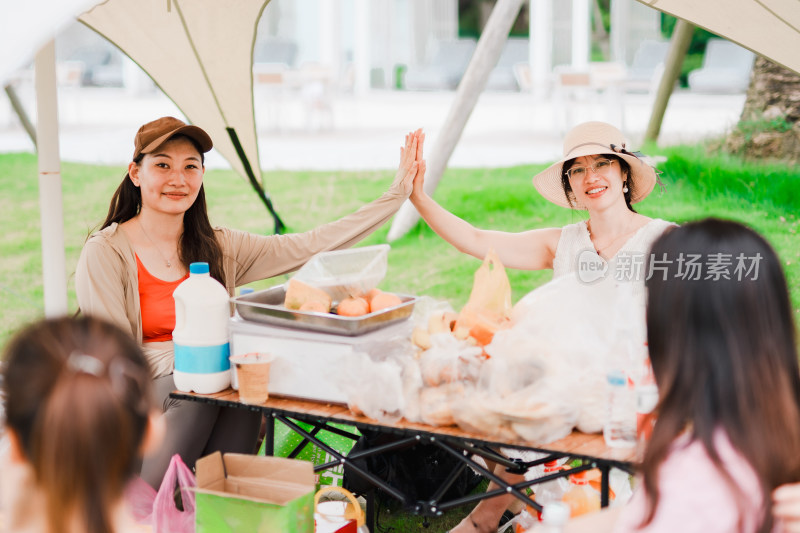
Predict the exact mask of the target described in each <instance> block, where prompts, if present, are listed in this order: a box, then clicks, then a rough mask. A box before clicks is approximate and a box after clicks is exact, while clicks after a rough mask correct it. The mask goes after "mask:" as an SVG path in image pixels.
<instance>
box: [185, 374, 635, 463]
mask: <svg viewBox="0 0 800 533" xmlns="http://www.w3.org/2000/svg"><path fill="white" fill-rule="evenodd" d="M171 396H172V397H174V398H178V399H185V400H192V401H205V402H209V403H213V404H217V405H226V404H227V405H231V406H235V407H243V406H245V405H246V404H243V403H242V402H240V401H239V393H238V392H237V391H235V390H233V389H230V388H229V389H226V390H224V391H222V392H218V393H215V394H195V393H191V392H188V393H187V392H180V391H175V392H173V393H172V394H171ZM246 406H247V407H248V408H255V409H259V410H262V411H273V412H278V413H279V414H285V415H287V416H289V417H290V418H291V417H292V415H300V416H301V417H302V418H306V419H309V418H310V419H318V420H319V421H320V422H322V421H331V422H341V423H344V424H351V425H355V426H356V427H370V428H375V429H382V430H389V431H395V432H401V433H402V432H413V433H417V434H422V435H423V436H431V437H436V436H440V437H444V438H453V439H457V440H462V441H469V442H472V443H475V444H483V445H489V446H493V447H496V446H505V447H510V448H520V449H525V450H534V451H542V452H551V453H552V452H556V453H563V454H566V455H570V456H573V457H582V458H586V459H599V460H602V461H604V462H607V463H612V464H613V463H618V464H625V465H628V466H630V465H632V464H635V463H637V462H638V459H637V449H636V448H610V447H608V446H607V445H606V443H605V440H604V439H603V436H602V435H600V434H587V433H581V432H580V431H573V432H572V433H571V434H570V435H567V436H566V437H564V438H563V439H559V440H557V441H554V442H550V443H546V444H538V443H531V442H527V441H525V440H523V439H514V440H510V439H500V438H496V437H492V436H491V435H485V434H480V433H472V432H468V431H464V430H462V429H461V428H459V427H457V426H429V425H427V424H421V423H416V422H409V421H407V420H405V419H402V420H400V421H398V422H396V423H394V424H386V423H382V422H379V421H377V420H375V419H372V418H368V417H366V416H360V415H355V414H353V413H352V412H351V411H350V409H348V408H347V406H345V405H341V404H330V403H321V402H315V401H310V400H301V399H295V398H287V397H280V396H270V398H269V399H268V400H267V401H266V402H264V403H263V404H258V405H246Z"/></svg>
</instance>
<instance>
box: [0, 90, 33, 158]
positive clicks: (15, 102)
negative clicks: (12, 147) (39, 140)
mask: <svg viewBox="0 0 800 533" xmlns="http://www.w3.org/2000/svg"><path fill="white" fill-rule="evenodd" d="M5 90H6V95H8V101H9V102H11V107H12V108H13V109H14V113H16V114H17V118H19V121H20V123H22V127H23V128H25V133H27V134H28V137H30V139H31V142H32V143H33V147H34V149H35V148H36V128H34V127H33V124H32V123H31V119H30V118H29V117H28V113H27V112H26V111H25V107H24V106H23V105H22V102H21V101H20V99H19V96H17V91H16V90H14V87H13V86H12V85H11V84H9V85H6V86H5Z"/></svg>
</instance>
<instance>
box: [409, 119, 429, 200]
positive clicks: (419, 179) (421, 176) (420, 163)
mask: <svg viewBox="0 0 800 533" xmlns="http://www.w3.org/2000/svg"><path fill="white" fill-rule="evenodd" d="M424 144H425V134H424V133H420V135H419V141H418V142H417V154H416V162H417V175H416V177H415V178H414V188H413V190H412V191H411V201H412V202H413V201H414V200H416V199H418V198H422V197H423V196H424V195H425V191H424V189H423V185H425V170H427V165H426V164H425V160H424V159H423V158H422V148H423V145H424Z"/></svg>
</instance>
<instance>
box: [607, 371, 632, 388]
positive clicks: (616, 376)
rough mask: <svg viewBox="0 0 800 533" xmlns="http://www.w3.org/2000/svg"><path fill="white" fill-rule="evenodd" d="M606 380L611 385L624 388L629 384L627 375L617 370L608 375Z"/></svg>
mask: <svg viewBox="0 0 800 533" xmlns="http://www.w3.org/2000/svg"><path fill="white" fill-rule="evenodd" d="M606 379H607V380H608V384H609V385H615V386H622V385H625V384H626V383H627V380H626V379H625V374H623V373H622V372H620V371H616V370H615V371H612V372H609V373H608V375H606Z"/></svg>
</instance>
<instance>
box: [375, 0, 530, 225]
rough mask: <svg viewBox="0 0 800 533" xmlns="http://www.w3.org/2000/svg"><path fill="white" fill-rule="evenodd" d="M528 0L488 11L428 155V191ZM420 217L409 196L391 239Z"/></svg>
mask: <svg viewBox="0 0 800 533" xmlns="http://www.w3.org/2000/svg"><path fill="white" fill-rule="evenodd" d="M523 1H525V0H498V1H497V4H495V6H494V8H493V9H492V14H491V15H489V20H488V21H487V22H486V27H485V28H484V29H483V33H481V38H480V40H479V41H478V46H477V47H476V48H475V53H474V54H473V55H472V59H470V62H469V66H468V67H467V71H466V72H465V73H464V77H463V78H462V80H461V83H459V84H458V90H457V91H456V97H455V99H454V101H453V105H452V106H450V111H449V112H448V114H447V118H446V119H445V121H444V124H443V125H442V131H441V135H439V137H438V138H437V139H436V144H435V145H434V146H433V149H432V150H431V152H430V153H431V155H430V156H429V157H428V175H427V176H425V192H426V193H428V194H433V191H435V190H436V186H437V185H438V184H439V180H441V179H442V174H444V169H445V168H447V162H448V161H449V160H450V156H451V155H453V150H455V148H456V144H458V140H459V139H460V138H461V134H462V133H463V132H464V127H466V125H467V121H468V120H469V117H470V115H471V114H472V110H473V109H475V105H476V104H477V103H478V98H479V97H480V95H481V92H483V89H484V87H486V81H487V80H488V79H489V74H490V73H491V71H492V69H493V68H494V67H495V65H497V60H498V59H499V58H500V53H501V52H502V51H503V45H504V44H505V43H506V40H507V39H508V33H509V32H510V31H511V26H512V25H513V24H514V21H515V20H516V18H517V15H518V14H519V10H520V8H521V7H522V2H523ZM418 220H419V213H417V210H416V209H414V206H413V205H412V204H411V202H409V201H408V200H406V202H405V203H404V204H403V205H402V206H400V210H399V211H398V212H397V215H396V216H395V218H394V221H393V222H392V227H391V228H390V229H389V235H388V240H389V241H393V240H395V239H399V238H400V237H402V236H403V235H405V234H406V233H408V231H409V230H410V229H411V228H413V227H414V225H415V224H416V223H417V221H418Z"/></svg>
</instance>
